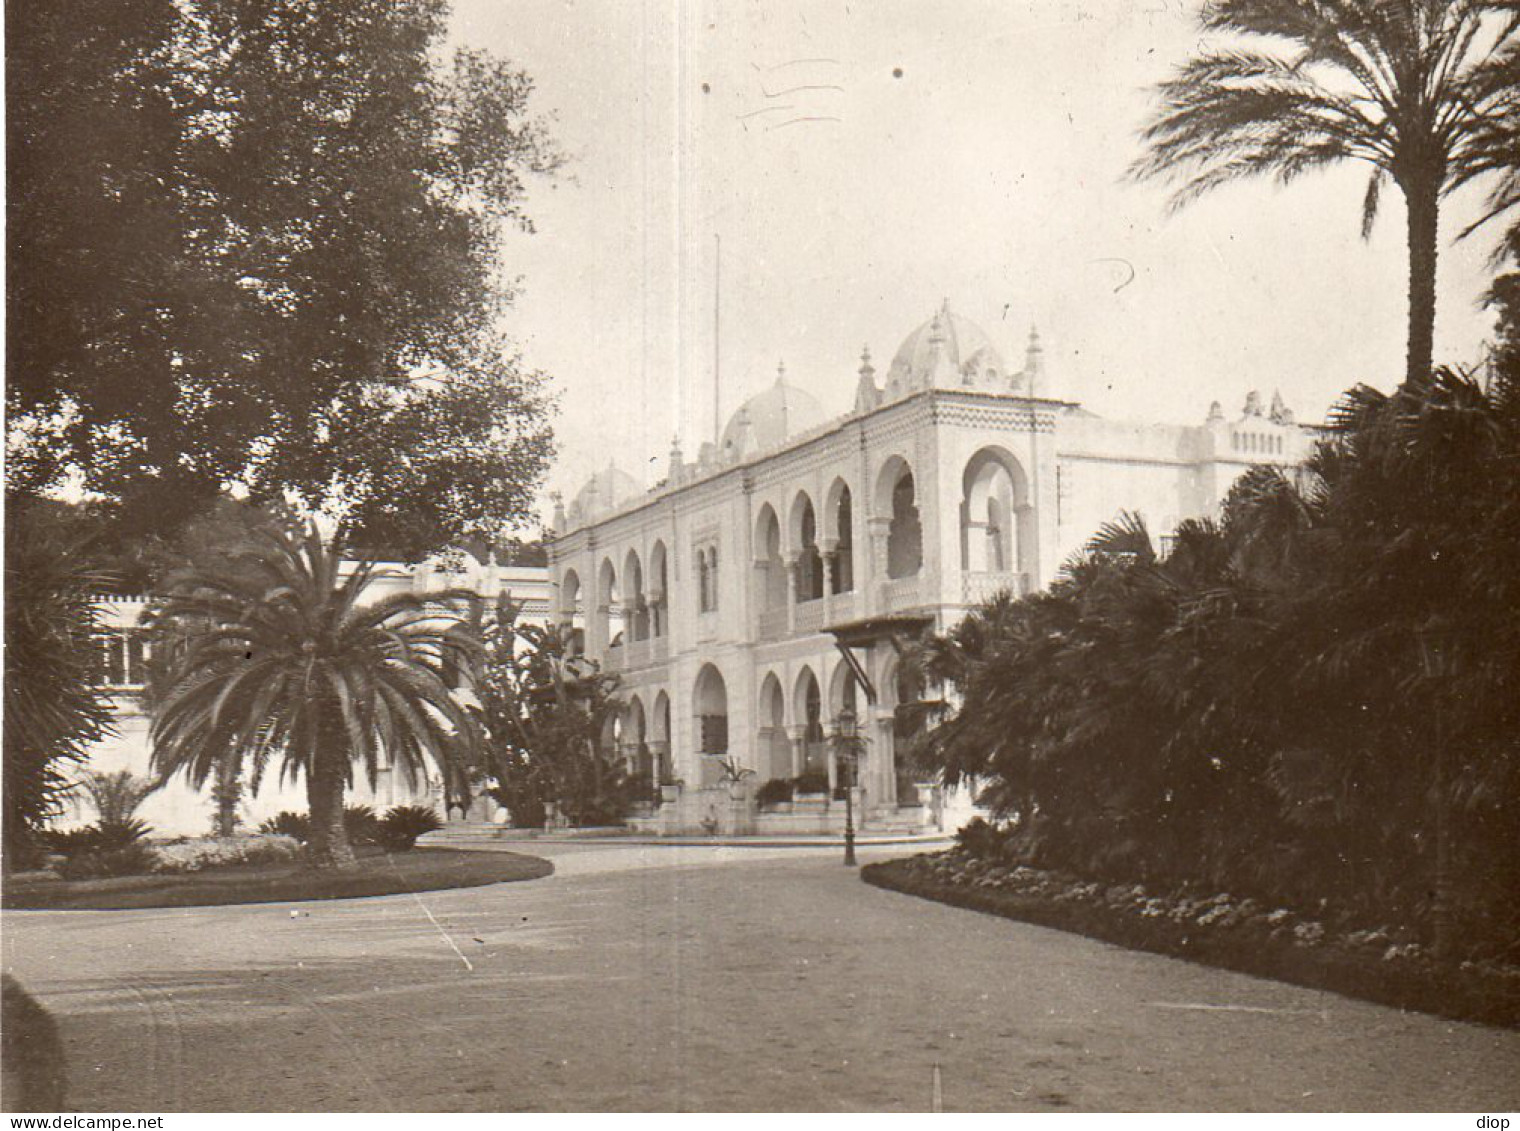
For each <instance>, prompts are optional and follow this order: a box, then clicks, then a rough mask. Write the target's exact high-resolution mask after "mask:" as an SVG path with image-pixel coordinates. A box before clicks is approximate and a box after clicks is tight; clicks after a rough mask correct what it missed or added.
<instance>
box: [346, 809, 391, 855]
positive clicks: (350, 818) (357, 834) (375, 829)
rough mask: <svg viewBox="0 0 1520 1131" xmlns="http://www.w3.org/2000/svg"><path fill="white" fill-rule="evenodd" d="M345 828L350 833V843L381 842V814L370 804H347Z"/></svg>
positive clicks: (360, 845)
mask: <svg viewBox="0 0 1520 1131" xmlns="http://www.w3.org/2000/svg"><path fill="white" fill-rule="evenodd" d="M343 829H344V831H345V832H347V833H348V843H349V844H352V845H354V846H355V847H363V846H364V845H370V844H379V843H380V839H381V835H382V834H381V831H380V816H379V814H377V813H376V812H375V811H374V810H373V809H371V808H370V807H369V806H368V805H345V806H344V807H343Z"/></svg>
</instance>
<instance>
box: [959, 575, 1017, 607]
mask: <svg viewBox="0 0 1520 1131" xmlns="http://www.w3.org/2000/svg"><path fill="white" fill-rule="evenodd" d="M1029 588H1030V586H1029V575H1028V574H1027V573H1014V572H1011V571H1007V570H998V571H970V570H968V571H967V572H965V573H963V574H961V600H962V601H964V602H965V603H966V604H968V605H980V604H983V603H984V602H987V601H990V600H992V598H993V597H995V596H997V595H998V594H999V593H1002V592H1004V591H1005V590H1006V591H1007V592H1009V593H1012V594H1013V595H1014V596H1015V597H1025V596H1028V594H1029Z"/></svg>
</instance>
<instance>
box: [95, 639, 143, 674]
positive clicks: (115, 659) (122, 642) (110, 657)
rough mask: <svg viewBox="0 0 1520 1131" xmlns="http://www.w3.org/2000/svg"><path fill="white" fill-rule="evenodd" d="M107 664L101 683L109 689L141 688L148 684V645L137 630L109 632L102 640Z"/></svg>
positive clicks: (104, 666) (105, 664)
mask: <svg viewBox="0 0 1520 1131" xmlns="http://www.w3.org/2000/svg"><path fill="white" fill-rule="evenodd" d="M101 647H102V650H103V652H104V653H105V655H104V660H105V663H104V665H103V666H102V670H101V673H100V674H101V681H102V682H103V683H104V684H106V685H107V686H109V687H141V686H142V685H143V684H145V683H147V682H148V645H147V640H146V639H145V637H144V634H143V633H142V632H140V631H137V630H135V629H125V630H117V631H114V632H108V633H106V634H105V636H104V637H103V638H102V640H101Z"/></svg>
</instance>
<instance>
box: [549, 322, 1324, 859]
mask: <svg viewBox="0 0 1520 1131" xmlns="http://www.w3.org/2000/svg"><path fill="white" fill-rule="evenodd" d="M1045 386H1046V381H1045V375H1044V372H1043V364H1042V351H1041V347H1040V343H1039V339H1038V337H1037V335H1035V334H1033V333H1031V335H1030V338H1029V343H1028V346H1027V348H1026V350H1025V356H1024V362H1023V365H1022V368H1020V369H1018V370H1015V369H1012V368H1010V367H1009V366H1008V365H1006V364H1005V363H1004V360H1003V357H1002V355H1001V354H1000V353H999V351H998V349H997V348H996V346H995V345H994V344H993V342H992V341H991V340H990V339H989V338H988V336H987V334H985V333H984V332H983V331H982V330H981V329H980V328H979V327H978V326H976V325H974V324H973V323H971V322H969V321H967V320H966V319H964V318H962V317H961V316H959V315H957V314H955V313H954V312H952V311H951V310H950V309H949V306H948V304H947V305H946V306H945V307H944V308H942V309H941V310H939V311H938V312H937V313H935V314H934V315H933V317H932V318H930V319H929V320H928V321H927V322H925V323H924V324H923V325H922V326H920V327H919V328H918V329H916V330H914V331H913V332H912V333H911V334H909V335H908V337H907V338H906V339H905V340H904V341H903V343H902V345H901V347H900V348H899V349H898V350H897V353H896V354H895V356H894V357H893V358H892V362H891V365H890V366H889V367H888V369H887V372H886V374H885V381H884V382H879V381H878V379H877V373H876V371H875V370H874V369H873V368H872V365H871V362H870V356H869V353H867V354H866V355H865V356H864V357H863V359H862V364H861V366H860V370H859V383H858V387H857V390H856V394H855V403H854V407H853V409H852V410H851V411H850V412H848V413H846V414H845V415H843V416H840V417H836V418H833V419H829V418H827V416H826V415H825V413H824V411H823V410H822V408H821V407H820V405H819V403H818V401H817V400H816V399H815V398H814V397H813V396H812V395H811V394H809V393H808V392H807V391H805V390H804V389H802V388H799V387H798V386H797V385H795V384H791V383H789V382H788V381H787V379H786V376H785V373H784V371H783V372H782V373H780V374H779V375H778V377H777V379H776V381H775V383H774V384H773V385H771V387H770V388H768V389H767V390H766V391H765V392H763V393H760V394H759V395H758V396H755V397H753V398H751V399H750V400H749V401H747V402H746V403H745V404H744V405H743V406H742V407H741V408H740V409H739V410H738V411H737V412H736V413H734V415H733V417H732V418H731V419H730V420H729V421H728V424H727V427H726V428H725V429H724V431H723V435H722V439H721V442H720V443H717V444H713V443H708V444H704V445H703V446H702V450H701V452H700V454H699V455H698V458H697V459H696V460H695V461H694V462H688V461H687V460H686V459H685V458H684V457H683V455H682V452H681V450H680V447H679V444H677V445H676V447H675V449H674V450H673V451H672V452H671V454H670V465H669V473H668V475H667V477H666V478H665V480H664V481H663V482H661V483H660V484H658V485H657V486H656V487H654V488H653V489H652V490H649V491H644V490H642V489H641V488H640V487H639V485H637V484H636V483H635V482H634V481H633V479H632V478H631V477H630V476H628V475H626V474H624V473H622V472H619V471H617V470H615V469H611V468H609V469H607V470H604V471H602V472H600V473H598V474H597V475H595V476H594V477H593V478H592V479H591V480H590V482H588V483H587V484H586V485H585V487H584V488H583V489H582V490H581V491H580V492H579V493H578V494H577V495H576V496H575V498H574V500H573V501H572V502H571V503H570V505H569V506H568V508H567V507H565V506H563V505H559V506H557V507H556V513H555V518H554V530H553V532H552V536H551V538H550V540H549V574H550V585H551V596H550V600H551V604H552V607H553V615H554V617H555V618H556V620H557V622H558V623H560V624H562V625H570V626H573V628H574V629H576V630H579V631H578V632H577V637H578V638H579V639H580V640H581V641H582V643H581V647H582V648H583V649H584V652H585V654H586V656H587V657H589V658H590V659H593V660H596V661H598V662H599V663H600V664H601V666H602V668H603V669H604V670H606V671H610V672H615V673H617V674H618V675H619V677H620V682H619V688H618V692H617V694H618V695H619V696H620V697H621V698H622V700H623V702H624V703H625V710H624V712H623V714H622V716H621V718H620V719H618V720H617V722H616V723H615V729H616V733H615V734H610V735H609V736H608V740H609V741H612V742H617V743H619V744H620V745H621V746H622V748H623V749H624V750H626V751H628V752H629V754H630V759H637V760H639V761H641V762H642V763H643V766H642V768H644V769H646V770H648V771H650V772H652V773H653V774H654V775H655V776H656V778H657V780H658V781H659V782H660V783H661V784H662V786H663V789H662V796H663V798H664V800H663V803H662V804H661V805H659V807H658V808H657V809H656V810H655V811H654V813H653V815H652V816H650V817H649V818H647V825H648V827H650V828H651V829H656V830H658V831H661V832H668V833H676V832H699V831H704V830H705V831H709V832H713V831H722V832H726V833H744V832H752V831H762V832H782V831H791V832H797V833H803V832H824V831H830V830H837V829H838V828H839V827H840V826H841V824H842V820H843V813H842V810H843V805H842V803H841V802H840V801H838V800H835V799H834V798H837V797H838V796H839V794H838V792H837V787H838V785H839V781H840V770H839V767H838V766H836V765H835V758H834V757H833V756H832V754H831V751H832V749H833V747H832V745H831V743H830V741H829V736H830V734H831V732H832V728H833V727H834V725H835V723H836V720H837V719H838V718H839V717H840V715H841V712H842V711H844V710H845V709H846V708H849V709H850V711H851V712H852V713H853V715H854V716H855V717H856V718H857V719H858V720H859V724H858V725H859V727H860V733H862V734H863V735H864V736H865V737H866V738H867V740H868V744H867V746H866V748H865V755H864V757H863V759H862V763H861V766H860V769H859V772H858V774H857V781H858V788H857V790H856V792H855V793H854V795H853V800H854V801H855V803H856V808H855V811H856V813H857V814H858V817H857V820H858V821H859V823H860V824H861V827H863V828H864V829H866V830H873V829H875V830H883V831H903V830H906V829H908V828H918V827H922V826H925V825H942V824H943V822H944V818H943V813H942V810H941V806H942V804H943V802H942V799H941V798H940V796H939V791H938V790H937V789H935V788H933V787H932V786H930V785H927V784H923V783H920V782H919V781H918V780H916V775H915V774H914V773H913V772H912V771H911V769H910V768H909V767H907V766H906V765H905V764H904V762H905V760H900V759H899V758H898V757H897V747H898V745H899V741H900V738H899V735H900V732H901V731H902V729H903V727H904V725H905V724H904V723H903V722H901V721H900V719H902V718H903V717H904V715H905V714H906V713H904V715H900V714H899V712H898V711H897V707H898V705H899V704H900V703H902V702H904V701H906V700H908V699H913V698H917V697H918V696H917V695H916V694H915V693H914V691H913V689H911V688H908V687H905V686H902V684H903V682H904V681H902V680H900V679H899V677H898V662H899V656H900V652H901V649H902V647H903V645H904V644H905V643H906V642H907V640H908V639H909V638H911V637H913V636H915V635H917V634H919V633H921V632H923V631H925V630H943V629H945V628H947V627H949V626H951V625H952V624H954V623H955V622H956V621H958V620H959V619H960V618H961V617H962V616H963V615H964V614H965V613H966V611H967V610H968V609H969V608H971V607H973V606H975V605H977V604H978V603H979V602H981V601H983V600H985V599H986V598H988V597H990V596H992V595H993V594H994V593H997V592H998V591H1000V590H1011V591H1013V592H1014V593H1017V594H1023V593H1029V592H1032V591H1034V590H1037V589H1039V588H1041V587H1043V586H1046V585H1048V584H1049V583H1050V582H1051V580H1052V579H1053V578H1054V577H1055V575H1056V572H1057V570H1058V568H1059V566H1060V564H1061V563H1062V561H1063V560H1065V559H1066V558H1067V557H1068V556H1069V555H1071V554H1072V553H1073V552H1074V551H1076V550H1078V549H1079V548H1080V547H1081V546H1082V544H1083V543H1084V542H1085V541H1086V540H1087V539H1088V538H1089V537H1091V536H1092V534H1093V533H1094V532H1095V531H1096V530H1097V529H1098V528H1099V527H1100V526H1101V525H1102V524H1103V523H1105V522H1107V521H1109V520H1111V519H1113V518H1114V517H1115V516H1116V515H1117V514H1118V513H1119V512H1120V511H1121V510H1131V511H1136V512H1139V513H1140V514H1141V515H1143V516H1144V517H1145V519H1146V520H1147V523H1148V525H1149V527H1150V529H1151V530H1152V531H1153V532H1159V533H1160V534H1161V535H1162V537H1163V540H1165V538H1166V536H1167V533H1168V532H1170V531H1171V530H1173V529H1174V528H1175V527H1176V525H1177V523H1178V522H1180V521H1181V520H1183V519H1185V518H1189V517H1194V516H1203V515H1208V514H1211V513H1214V512H1215V511H1216V510H1217V507H1218V505H1219V503H1220V502H1221V500H1222V499H1223V497H1224V495H1225V493H1226V492H1227V491H1228V489H1229V487H1230V485H1231V484H1232V483H1233V482H1234V481H1235V479H1236V478H1237V477H1238V476H1239V475H1240V473H1241V472H1243V471H1244V470H1245V469H1246V468H1247V467H1249V466H1250V465H1252V464H1257V463H1274V464H1282V465H1292V464H1296V463H1298V462H1300V461H1301V460H1302V459H1303V458H1304V457H1305V455H1306V454H1307V453H1308V450H1309V448H1310V446H1311V444H1312V442H1313V439H1314V436H1315V432H1316V429H1314V428H1311V427H1305V426H1302V425H1298V424H1296V423H1295V422H1294V420H1293V417H1292V415H1291V414H1290V413H1289V412H1288V411H1287V410H1286V408H1285V407H1284V406H1283V404H1282V402H1281V400H1280V399H1279V398H1276V397H1274V399H1273V402H1272V404H1271V406H1270V408H1264V407H1263V405H1262V403H1261V398H1260V397H1259V395H1258V394H1255V393H1252V394H1251V395H1250V397H1249V398H1248V399H1247V401H1246V404H1245V407H1244V410H1243V411H1242V412H1241V413H1240V414H1239V415H1237V416H1235V417H1233V418H1226V417H1225V415H1224V414H1223V412H1221V411H1220V408H1219V406H1218V404H1217V403H1216V404H1215V405H1214V406H1213V407H1212V408H1211V409H1210V410H1209V411H1208V414H1207V417H1206V418H1205V419H1204V420H1203V421H1202V422H1200V423H1198V424H1194V425H1150V424H1133V423H1120V422H1115V421H1109V420H1104V419H1101V418H1099V417H1097V416H1095V415H1094V414H1092V413H1091V412H1088V411H1086V410H1084V409H1083V408H1082V407H1081V406H1080V405H1078V404H1074V403H1071V402H1068V401H1063V400H1058V399H1053V398H1051V397H1049V396H1046V395H1044V390H1045ZM725 763H729V764H731V765H737V766H741V767H744V768H747V769H749V770H752V771H754V773H753V776H748V775H746V778H745V781H744V782H743V783H739V784H734V783H730V782H729V781H727V780H726V778H727V774H726V771H725ZM824 774H826V775H827V778H828V784H829V786H830V787H834V788H830V789H828V791H827V792H825V791H824V790H823V789H822V788H820V786H819V785H818V783H819V782H820V781H821V775H824ZM799 776H801V777H803V779H804V782H805V783H807V784H808V786H809V788H808V789H807V790H805V791H803V792H799V794H798V796H797V797H796V798H795V800H794V801H793V802H792V803H790V804H788V803H786V802H784V801H783V802H781V803H780V804H778V805H776V806H774V807H771V808H761V807H758V806H757V805H756V804H755V798H754V793H755V792H756V791H755V788H754V787H755V786H758V785H759V784H761V783H764V782H766V781H767V780H769V779H795V778H798V777H799ZM815 792H816V795H815Z"/></svg>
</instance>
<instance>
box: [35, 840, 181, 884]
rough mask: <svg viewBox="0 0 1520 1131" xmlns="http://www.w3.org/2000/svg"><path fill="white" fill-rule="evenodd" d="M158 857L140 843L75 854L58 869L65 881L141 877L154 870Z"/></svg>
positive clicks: (149, 848)
mask: <svg viewBox="0 0 1520 1131" xmlns="http://www.w3.org/2000/svg"><path fill="white" fill-rule="evenodd" d="M157 860H158V857H157V856H156V855H155V853H154V851H153V849H152V848H151V847H149V846H148V845H146V844H143V843H141V842H134V843H132V844H128V845H126V846H124V847H121V848H108V849H100V850H91V851H86V852H77V853H75V854H74V855H72V856H70V857H69V858H68V859H67V860H65V861H64V862H63V863H62V864H60V865H59V866H58V874H59V875H60V876H62V877H63V878H64V879H66V880H99V879H105V878H107V877H110V876H141V875H146V874H147V873H149V872H151V871H153V869H154V867H155V865H156V864H157Z"/></svg>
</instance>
